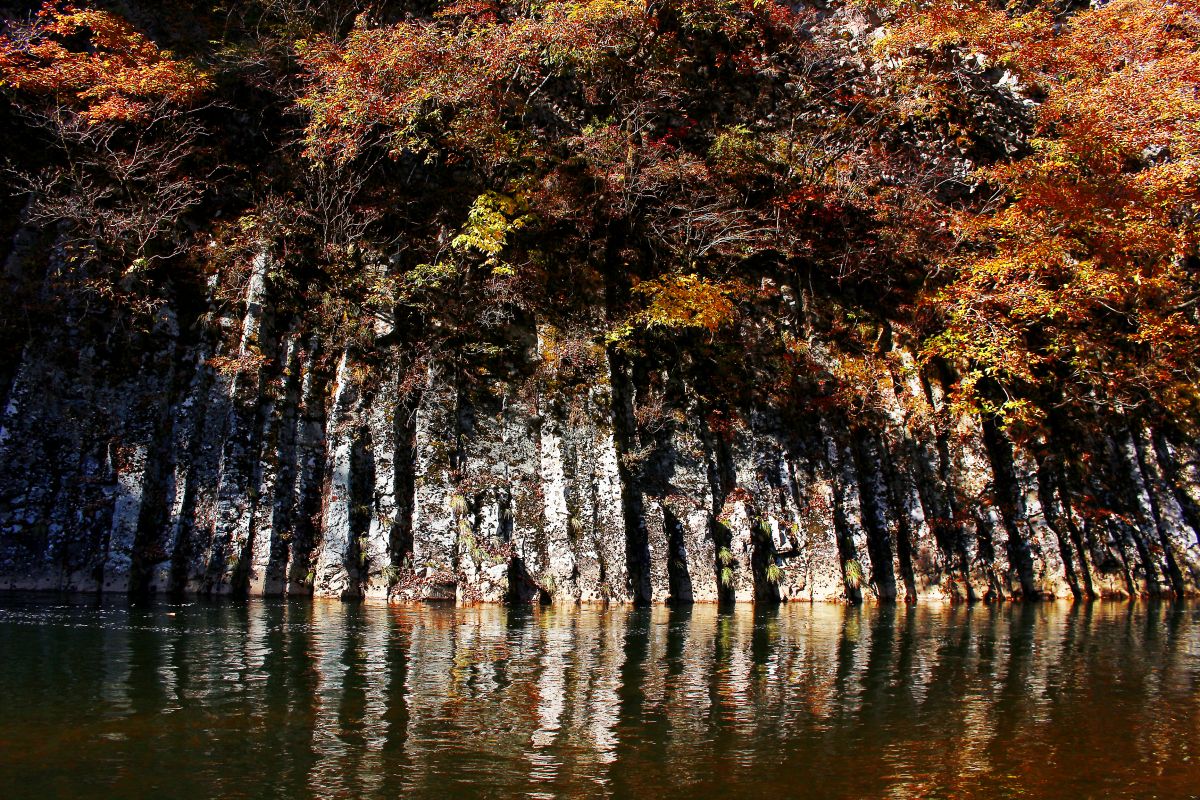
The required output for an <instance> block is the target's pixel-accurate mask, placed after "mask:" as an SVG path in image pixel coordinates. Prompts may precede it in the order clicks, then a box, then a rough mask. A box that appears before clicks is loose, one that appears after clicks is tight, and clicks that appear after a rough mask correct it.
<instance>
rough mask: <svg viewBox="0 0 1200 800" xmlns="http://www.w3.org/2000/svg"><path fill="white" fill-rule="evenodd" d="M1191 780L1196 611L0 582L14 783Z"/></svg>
mask: <svg viewBox="0 0 1200 800" xmlns="http://www.w3.org/2000/svg"><path fill="white" fill-rule="evenodd" d="M1196 796H1200V608H1197V607H1195V606H1174V607H1172V606H1145V605H1141V606H1127V605H1116V604H1114V605H1101V604H1097V605H1090V606H1070V605H1066V604H1058V605H1038V606H1035V605H1025V606H1010V607H1002V608H989V607H975V608H971V609H967V608H945V609H935V608H928V609H926V608H918V609H905V608H899V609H892V608H862V609H853V608H850V609H846V608H841V607H837V606H815V607H811V606H806V605H805V606H797V605H793V606H787V607H783V608H779V609H771V610H765V609H761V608H760V609H758V610H754V609H751V608H739V609H737V610H735V611H731V612H728V613H719V612H718V611H717V609H715V608H710V607H700V606H697V607H695V608H694V609H691V610H670V609H666V608H655V609H644V610H633V609H625V608H619V609H610V610H599V609H596V610H589V609H584V610H575V609H570V610H563V609H557V610H556V609H523V610H508V609H504V608H471V609H455V608H447V607H428V608H427V607H414V608H401V607H393V608H389V607H385V606H372V605H365V606H362V605H343V604H340V603H337V602H314V603H309V602H283V601H277V602H276V601H263V602H250V603H248V604H235V603H203V602H192V603H188V604H180V605H170V604H167V603H160V604H155V605H152V606H149V607H144V608H139V607H130V606H129V605H128V604H127V602H125V601H124V600H115V599H114V600H106V601H104V602H100V603H96V602H95V601H89V600H85V599H76V600H69V601H66V600H62V599H45V598H31V597H6V598H0V797H3V798H7V799H12V798H55V797H61V798H69V797H112V798H138V797H156V798H205V800H210V799H211V798H239V797H279V798H292V799H295V798H316V797H321V798H325V797H371V798H374V797H387V798H437V799H438V800H451V799H452V798H460V797H480V798H507V797H514V798H515V797H522V798H541V797H546V798H549V797H563V798H574V797H622V798H624V797H628V798H651V799H652V800H658V799H659V798H674V797H679V798H716V797H721V798H742V797H763V798H808V797H812V798H881V797H890V798H909V797H913V798H916V797H920V798H964V797H966V798H976V797H977V798H1003V797H1062V798H1087V797H1138V798H1141V797H1162V798H1177V797H1178V798H1182V797H1196Z"/></svg>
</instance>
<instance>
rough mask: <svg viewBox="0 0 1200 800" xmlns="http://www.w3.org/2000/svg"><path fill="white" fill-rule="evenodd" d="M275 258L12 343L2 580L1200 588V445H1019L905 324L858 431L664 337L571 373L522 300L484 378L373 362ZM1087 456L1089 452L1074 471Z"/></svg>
mask: <svg viewBox="0 0 1200 800" xmlns="http://www.w3.org/2000/svg"><path fill="white" fill-rule="evenodd" d="M269 267H270V259H269V257H268V256H266V255H260V256H259V257H258V258H257V259H255V260H254V262H253V264H252V265H251V266H250V269H249V276H250V277H249V280H248V282H247V285H246V287H245V289H244V295H243V297H242V300H241V303H240V307H235V308H231V307H230V306H229V305H228V304H227V303H220V302H217V301H216V300H215V299H214V300H213V301H212V303H211V308H210V310H209V311H208V312H207V313H205V314H203V315H202V316H201V317H200V318H199V321H198V322H197V323H196V325H194V326H192V333H191V334H190V336H189V335H185V334H186V332H181V331H180V330H179V328H180V327H181V326H180V325H178V324H177V323H176V322H175V320H174V317H173V316H172V315H171V314H170V313H167V312H164V313H163V314H162V316H161V319H160V320H159V323H158V324H157V327H156V328H155V330H154V331H153V336H152V337H151V339H152V341H154V342H155V346H154V347H151V348H148V349H144V350H142V351H139V352H138V353H136V354H134V353H130V352H123V351H119V350H115V349H114V350H108V349H105V348H103V347H101V346H100V345H99V343H98V342H96V341H94V340H93V338H91V337H89V336H87V335H85V334H83V333H82V332H81V331H79V330H78V329H73V328H71V327H69V326H67V327H64V328H63V329H62V330H61V331H60V332H59V335H58V336H57V337H50V338H45V339H41V340H36V341H31V342H29V343H28V345H27V346H26V347H25V349H24V352H23V354H22V356H21V359H20V362H19V363H18V364H16V365H15V367H14V368H13V369H11V370H9V371H6V373H5V374H6V375H11V379H10V380H8V382H7V383H6V385H5V386H3V387H0V391H2V395H0V399H2V401H3V404H2V409H0V588H6V589H58V590H74V591H97V590H100V591H112V592H125V591H146V590H149V591H158V592H168V591H187V592H205V593H243V594H244V593H250V594H264V595H277V594H293V595H306V594H316V595H323V596H333V597H346V598H354V597H364V596H367V597H373V598H378V599H387V600H391V601H394V602H404V601H421V600H448V601H457V602H459V603H477V602H500V601H506V600H508V601H541V602H554V603H579V602H617V603H627V602H679V603H687V602H717V601H745V602H778V601H787V602H795V601H850V602H858V601H862V600H877V601H881V602H889V601H899V602H905V601H907V602H927V601H974V600H987V601H1000V600H1010V599H1033V598H1051V597H1078V598H1086V597H1093V596H1104V597H1127V598H1132V597H1145V596H1152V595H1174V596H1178V595H1192V594H1196V593H1197V589H1198V587H1200V538H1198V533H1200V512H1198V511H1197V509H1198V508H1200V476H1198V473H1197V464H1198V463H1200V459H1198V458H1197V450H1196V444H1195V442H1192V441H1188V440H1186V439H1182V438H1180V437H1179V436H1178V435H1177V434H1176V433H1173V432H1172V431H1167V430H1157V429H1150V428H1147V427H1145V426H1144V425H1140V424H1135V423H1131V424H1130V425H1129V426H1127V427H1126V428H1124V429H1116V430H1110V431H1107V433H1105V434H1103V435H1100V436H1095V437H1092V438H1091V439H1089V440H1086V441H1085V440H1067V439H1064V440H1062V441H1054V440H1051V439H1041V440H1036V441H1027V440H1026V441H1020V442H1016V441H1012V440H1011V439H1010V438H1009V437H1008V436H1007V435H1006V434H1005V433H1004V432H1003V431H1001V430H998V429H996V428H995V427H994V426H992V425H991V424H990V423H986V422H985V421H982V420H980V419H976V418H973V417H970V416H963V415H961V414H957V415H956V412H955V411H954V410H953V409H952V407H951V406H950V404H949V403H948V402H947V401H946V398H945V397H944V391H943V388H942V386H941V385H940V384H939V383H938V382H937V381H936V380H933V379H931V378H930V377H929V376H928V375H927V374H924V373H923V371H922V370H921V369H920V368H919V367H918V362H917V359H916V357H915V354H914V352H913V351H912V349H911V348H908V347H906V346H904V345H902V344H888V345H887V347H886V348H885V349H886V352H885V353H884V354H883V357H882V358H881V359H880V360H878V362H875V363H878V364H879V365H880V366H879V367H878V370H879V374H878V376H877V378H878V384H879V392H878V405H879V410H878V414H877V415H876V416H874V417H872V418H871V421H870V422H869V424H868V423H863V422H861V421H854V420H852V419H850V418H849V417H847V416H846V415H845V414H844V413H843V412H842V411H839V410H836V409H831V408H820V407H818V408H816V409H814V410H810V411H809V412H807V413H806V414H805V415H804V416H803V417H802V418H794V417H785V416H784V415H783V414H782V413H781V412H779V411H778V410H776V409H774V408H771V407H765V406H764V407H749V408H739V409H729V408H725V407H721V406H718V405H714V404H713V403H712V402H710V401H709V400H707V399H706V398H707V397H709V396H711V393H710V392H708V391H707V389H706V387H704V386H698V385H695V380H696V378H695V375H696V371H695V370H691V371H689V370H688V369H686V368H685V367H686V364H685V363H684V362H683V361H680V362H678V363H669V364H662V363H657V364H656V363H651V362H649V361H647V360H645V359H642V360H640V361H639V360H637V359H634V358H631V357H629V356H628V355H627V354H624V353H622V352H620V351H619V350H617V349H613V348H611V347H610V348H608V349H607V351H606V350H605V347H604V346H602V345H599V344H595V342H599V341H601V340H602V337H601V336H599V335H597V336H595V337H593V339H592V341H593V344H592V345H590V347H591V348H592V356H594V357H592V358H591V360H590V361H588V364H589V366H588V367H587V369H586V370H583V374H582V377H580V376H578V375H576V376H575V377H574V378H572V379H570V380H568V379H567V378H565V377H564V374H565V373H563V372H562V371H561V370H560V371H555V370H554V369H551V368H549V367H548V366H547V365H548V364H550V363H551V362H553V361H554V359H555V358H556V357H557V356H556V353H557V352H558V351H557V350H556V348H559V347H560V343H559V342H558V341H557V338H556V337H558V336H559V333H558V331H556V329H554V328H553V326H552V325H550V324H549V323H548V322H543V321H538V320H527V321H525V322H523V323H521V324H517V323H513V328H514V331H513V332H512V334H511V336H510V339H511V342H510V344H511V346H510V347H508V348H507V350H506V352H507V353H508V355H507V356H506V359H507V360H505V362H504V364H503V365H502V367H497V368H495V369H492V370H491V371H490V372H489V373H488V374H487V375H484V376H482V377H481V376H480V375H479V374H476V373H472V372H470V371H468V370H465V369H464V368H463V367H462V366H461V362H460V361H456V360H455V359H454V358H452V357H450V355H448V354H442V355H437V354H434V355H420V354H419V351H416V350H413V349H410V348H406V347H405V346H404V345H403V344H400V343H397V344H388V345H379V346H377V347H376V348H375V350H374V351H372V353H371V354H370V356H369V357H367V356H365V355H363V353H362V352H360V350H358V349H356V348H355V347H353V346H346V345H337V346H331V345H330V344H327V343H326V342H324V341H322V340H321V339H320V338H319V337H316V336H313V335H311V334H309V333H305V332H302V331H301V329H300V328H299V326H298V325H297V324H296V323H294V322H291V321H289V320H287V319H282V318H276V315H275V314H274V313H273V312H272V298H271V289H270V281H269V279H268V277H267V276H268V273H269ZM197 331H198V332H197ZM383 333H384V334H385V335H386V334H387V333H389V331H388V330H385V331H383ZM808 338H809V340H810V346H811V348H812V351H813V352H814V353H817V354H818V355H819V356H820V357H821V358H824V359H826V360H828V359H831V358H832V356H829V355H828V352H829V351H826V350H823V349H822V345H821V343H820V341H819V337H814V336H811V335H810V336H808ZM384 340H385V339H383V338H381V341H384ZM513 353H515V354H516V355H515V356H514V355H512V354H513ZM821 353H825V355H820V354H821ZM577 371H578V370H577ZM1081 451H1082V452H1085V454H1086V458H1084V459H1083V462H1085V463H1087V464H1088V465H1089V467H1088V469H1086V470H1084V471H1082V472H1081V471H1079V470H1075V471H1071V470H1067V469H1065V468H1064V456H1065V455H1069V456H1070V457H1071V458H1073V459H1075V463H1079V462H1080V458H1081V456H1080V453H1081Z"/></svg>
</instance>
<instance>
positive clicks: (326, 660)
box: [308, 602, 354, 797]
mask: <svg viewBox="0 0 1200 800" xmlns="http://www.w3.org/2000/svg"><path fill="white" fill-rule="evenodd" d="M344 612H345V607H344V606H341V605H338V604H335V603H327V602H317V603H315V604H314V605H313V617H312V631H313V634H312V639H313V642H312V645H313V646H312V650H310V656H309V660H310V663H311V664H312V668H313V671H314V673H315V675H316V685H315V686H314V687H313V694H312V700H313V711H312V750H313V755H314V762H313V765H312V768H311V769H310V770H309V773H308V790H309V792H310V793H311V794H312V796H314V797H332V796H335V795H338V794H339V793H344V796H352V795H353V794H354V793H353V792H350V791H349V789H350V787H349V786H347V785H346V777H347V776H346V770H345V765H344V764H343V763H342V755H343V754H344V752H345V748H344V744H343V742H342V741H341V721H340V713H339V704H340V701H341V699H342V692H343V689H344V686H345V683H344V681H345V675H346V666H345V665H344V664H343V663H342V662H343V660H344V658H345V649H346V631H347V623H346V621H345V620H344V619H337V617H338V616H339V615H340V614H343V613H344Z"/></svg>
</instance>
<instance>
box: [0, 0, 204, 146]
mask: <svg viewBox="0 0 1200 800" xmlns="http://www.w3.org/2000/svg"><path fill="white" fill-rule="evenodd" d="M0 84H3V85H7V86H10V87H12V88H13V89H15V90H17V91H19V92H23V93H27V94H30V95H39V96H43V97H46V98H49V99H51V100H53V101H54V102H56V103H60V104H63V105H67V106H70V107H72V108H76V109H79V110H80V111H81V112H82V113H83V115H84V116H85V117H87V118H88V119H91V120H94V121H101V120H117V121H124V122H132V121H137V120H140V119H143V118H144V117H145V116H146V114H147V110H148V105H149V104H150V103H154V102H158V101H166V102H170V103H174V104H178V105H187V104H190V103H193V102H195V101H196V100H197V99H198V98H200V97H201V96H202V95H203V94H204V93H205V92H206V91H208V90H209V89H210V88H211V84H210V82H209V79H208V78H207V76H205V75H204V73H203V72H201V71H200V70H199V69H197V68H196V67H194V66H193V65H191V64H189V63H187V62H185V61H181V60H179V59H176V58H175V57H174V56H173V55H172V54H171V53H170V52H168V51H164V50H160V49H159V48H158V46H157V45H155V44H154V42H152V41H150V40H149V39H148V38H146V37H145V36H144V35H143V34H141V33H139V32H138V31H137V30H135V29H134V28H133V27H132V26H131V25H130V24H129V23H128V22H126V21H125V20H123V19H121V18H120V17H118V16H116V15H114V14H110V13H108V12H106V11H94V10H87V9H79V8H77V7H75V6H72V5H70V4H56V3H46V5H45V6H43V7H42V10H41V11H40V12H39V13H38V15H37V17H36V19H35V20H34V22H33V24H32V25H30V26H28V27H26V28H22V29H18V30H16V31H14V32H12V33H10V34H9V35H5V36H3V37H0Z"/></svg>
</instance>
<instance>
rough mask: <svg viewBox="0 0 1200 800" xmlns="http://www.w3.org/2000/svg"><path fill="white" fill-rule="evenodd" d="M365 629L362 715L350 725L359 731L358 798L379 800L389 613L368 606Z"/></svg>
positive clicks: (385, 738)
mask: <svg viewBox="0 0 1200 800" xmlns="http://www.w3.org/2000/svg"><path fill="white" fill-rule="evenodd" d="M361 619H362V625H363V626H364V627H365V631H364V636H363V642H362V653H361V657H362V661H363V664H364V669H363V672H364V675H363V680H362V683H363V694H364V698H363V714H362V718H361V719H360V720H354V721H353V722H354V723H355V724H356V725H357V726H358V727H360V729H361V730H362V736H363V744H362V749H363V752H362V756H361V761H360V762H359V764H358V780H357V783H358V786H357V787H356V789H357V791H358V796H359V797H378V796H380V789H381V788H382V786H383V781H384V776H385V774H386V771H387V766H388V765H387V764H386V763H385V761H384V752H385V749H386V748H387V741H388V726H387V720H388V702H389V699H390V698H389V697H388V692H389V689H390V688H391V683H392V682H391V675H390V668H391V664H390V662H389V661H388V657H387V655H388V646H389V644H390V642H389V638H390V635H391V629H390V626H389V624H388V611H387V609H385V608H381V607H379V606H367V607H365V608H364V611H363V615H362V618H361Z"/></svg>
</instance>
